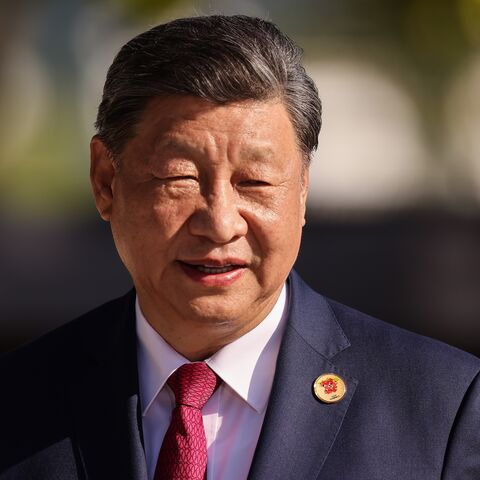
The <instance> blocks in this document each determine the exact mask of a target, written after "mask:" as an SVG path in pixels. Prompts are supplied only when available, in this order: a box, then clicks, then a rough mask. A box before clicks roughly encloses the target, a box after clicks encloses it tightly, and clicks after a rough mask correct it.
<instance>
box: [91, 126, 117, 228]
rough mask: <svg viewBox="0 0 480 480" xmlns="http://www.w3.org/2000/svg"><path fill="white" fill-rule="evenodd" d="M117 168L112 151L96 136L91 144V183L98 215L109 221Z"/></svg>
mask: <svg viewBox="0 0 480 480" xmlns="http://www.w3.org/2000/svg"><path fill="white" fill-rule="evenodd" d="M114 178H115V166H114V164H113V161H112V156H111V154H110V151H109V150H108V148H107V147H106V146H105V144H104V143H103V142H102V141H101V140H100V139H99V138H98V137H97V136H96V135H95V136H94V137H93V138H92V140H91V142H90V183H91V184H92V190H93V196H94V198H95V205H96V206H97V210H98V213H100V216H101V217H102V218H103V220H105V221H107V222H108V221H109V220H110V217H111V214H112V204H113V189H112V187H113V180H114Z"/></svg>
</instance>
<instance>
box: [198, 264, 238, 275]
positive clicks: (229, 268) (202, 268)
mask: <svg viewBox="0 0 480 480" xmlns="http://www.w3.org/2000/svg"><path fill="white" fill-rule="evenodd" d="M190 266H191V267H193V268H196V269H197V270H198V271H199V272H203V273H209V274H212V275H215V274H218V273H225V272H231V271H232V270H235V269H236V268H239V266H238V265H225V266H224V267H210V266H207V265H190Z"/></svg>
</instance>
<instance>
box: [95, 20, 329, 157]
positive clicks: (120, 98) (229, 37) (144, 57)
mask: <svg viewBox="0 0 480 480" xmlns="http://www.w3.org/2000/svg"><path fill="white" fill-rule="evenodd" d="M302 56H303V50H302V49H301V48H300V47H299V46H298V45H296V44H295V43H294V42H293V41H292V40H291V39H290V38H289V37H288V36H287V35H285V34H284V33H282V32H281V31H280V30H279V29H278V27H277V26H276V25H274V24H273V23H271V22H268V21H266V20H262V19H259V18H252V17H247V16H242V15H235V16H223V15H212V16H204V17H194V18H183V19H178V20H174V21H172V22H169V23H166V24H163V25H158V26H156V27H154V28H152V29H150V30H148V31H146V32H144V33H141V34H140V35H138V36H136V37H135V38H133V39H132V40H130V41H129V42H128V43H127V44H125V45H124V46H123V47H122V49H121V50H120V52H119V53H118V54H117V56H116V57H115V59H114V61H113V63H112V65H111V66H110V68H109V70H108V73H107V79H106V82H105V87H104V90H103V97H102V101H101V103H100V106H99V109H98V115H97V120H96V123H95V127H96V128H97V135H98V136H99V138H100V139H101V140H102V141H103V142H104V143H105V145H106V146H107V148H108V150H109V151H110V153H111V154H112V156H113V158H116V157H117V156H118V155H120V154H121V152H122V151H123V148H124V147H125V145H126V144H127V142H128V141H129V140H130V139H131V138H132V137H133V136H134V135H135V126H136V125H137V124H138V122H139V121H140V119H141V116H142V113H143V112H144V110H145V108H146V107H147V104H148V102H149V100H151V99H152V98H155V97H159V96H167V95H194V96H197V97H200V98H203V99H205V100H208V101H211V102H214V103H217V104H225V103H229V102H234V101H241V100H248V99H251V100H258V101H262V100H270V99H275V98H278V99H280V100H281V101H282V102H283V103H284V105H285V107H286V109H287V111H288V113H289V115H290V119H291V121H292V125H293V127H294V129H295V132H296V135H297V140H298V145H299V148H300V150H301V152H302V153H303V157H304V161H305V163H306V164H307V165H308V163H309V162H310V158H311V153H312V152H313V150H315V149H316V148H317V144H318V134H319V132H320V127H321V111H322V106H321V102H320V99H319V97H318V92H317V88H316V86H315V84H314V83H313V81H312V79H311V78H310V77H309V76H308V75H307V73H306V72H305V69H304V67H303V66H302V64H301V61H302Z"/></svg>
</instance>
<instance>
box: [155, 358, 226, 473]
mask: <svg viewBox="0 0 480 480" xmlns="http://www.w3.org/2000/svg"><path fill="white" fill-rule="evenodd" d="M167 383H168V385H169V386H170V388H171V389H172V390H173V393H174V394H175V401H176V406H175V408H174V410H173V412H172V420H171V422H170V426H169V427H168V430H167V433H166V434H165V438H164V439H163V443H162V448H161V449H160V453H159V455H158V461H157V467H156V470H155V477H154V478H155V480H203V479H204V478H206V475H207V439H206V437H205V430H204V429H203V420H202V411H201V410H202V408H203V406H204V405H205V404H206V403H207V401H208V399H209V398H210V397H211V396H212V394H213V392H214V391H215V389H216V388H217V387H218V385H219V383H220V380H219V378H218V377H217V375H216V374H215V373H214V372H213V371H212V370H210V367H209V366H208V365H207V364H206V363H204V362H197V363H187V364H185V365H182V366H181V367H180V368H179V369H178V370H176V371H175V372H174V373H173V374H172V375H171V376H170V378H169V379H168V382H167Z"/></svg>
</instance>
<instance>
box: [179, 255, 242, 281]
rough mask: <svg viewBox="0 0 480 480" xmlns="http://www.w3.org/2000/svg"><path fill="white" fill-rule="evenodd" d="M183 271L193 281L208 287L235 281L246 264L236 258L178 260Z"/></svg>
mask: <svg viewBox="0 0 480 480" xmlns="http://www.w3.org/2000/svg"><path fill="white" fill-rule="evenodd" d="M178 263H179V264H180V267H181V268H182V270H183V272H184V273H185V274H186V275H187V276H188V277H189V278H190V279H191V280H193V281H195V282H198V283H200V284H202V285H204V286H208V287H225V286H228V285H231V284H232V283H234V282H236V281H237V280H238V279H239V278H240V277H241V276H242V274H243V272H244V271H245V267H246V266H247V264H246V263H245V262H243V261H241V260H238V259H224V260H217V259H215V260H212V259H204V260H189V261H183V260H182V261H180V260H179V261H178Z"/></svg>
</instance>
